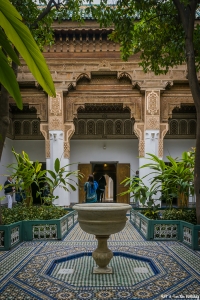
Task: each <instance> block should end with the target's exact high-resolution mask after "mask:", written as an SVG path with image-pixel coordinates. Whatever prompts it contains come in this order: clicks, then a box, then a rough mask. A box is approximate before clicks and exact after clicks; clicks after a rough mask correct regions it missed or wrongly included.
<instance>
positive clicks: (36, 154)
mask: <svg viewBox="0 0 200 300" xmlns="http://www.w3.org/2000/svg"><path fill="white" fill-rule="evenodd" d="M12 147H13V148H14V150H15V151H16V152H17V153H21V152H22V151H25V152H26V153H27V154H28V155H29V158H30V159H31V160H33V161H36V160H38V161H40V162H45V161H46V158H45V141H15V140H10V139H8V138H7V139H6V141H5V145H4V150H3V154H2V157H1V161H0V184H4V182H5V181H6V175H9V174H10V172H9V170H8V168H7V166H8V165H9V164H12V163H14V162H15V157H14V155H13V153H12ZM3 195H4V192H3V191H2V192H0V196H3ZM4 203H6V201H5V200H3V201H2V204H4Z"/></svg>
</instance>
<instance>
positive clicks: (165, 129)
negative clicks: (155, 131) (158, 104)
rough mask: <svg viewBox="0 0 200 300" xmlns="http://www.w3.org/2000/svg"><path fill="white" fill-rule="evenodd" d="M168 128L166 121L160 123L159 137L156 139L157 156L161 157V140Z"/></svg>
mask: <svg viewBox="0 0 200 300" xmlns="http://www.w3.org/2000/svg"><path fill="white" fill-rule="evenodd" d="M168 129H169V125H168V123H161V124H160V138H159V141H158V156H159V157H163V140H164V137H165V135H166V133H167V131H168Z"/></svg>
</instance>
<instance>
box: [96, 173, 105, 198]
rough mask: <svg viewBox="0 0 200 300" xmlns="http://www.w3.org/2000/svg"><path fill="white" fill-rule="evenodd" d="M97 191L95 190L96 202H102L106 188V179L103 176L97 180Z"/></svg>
mask: <svg viewBox="0 0 200 300" xmlns="http://www.w3.org/2000/svg"><path fill="white" fill-rule="evenodd" d="M98 185H99V186H98V189H97V201H98V202H102V200H103V195H104V192H105V188H106V179H105V176H104V175H103V176H101V177H100V179H99V180H98Z"/></svg>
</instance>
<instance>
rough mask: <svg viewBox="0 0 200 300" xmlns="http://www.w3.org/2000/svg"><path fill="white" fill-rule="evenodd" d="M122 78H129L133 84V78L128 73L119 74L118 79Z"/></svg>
mask: <svg viewBox="0 0 200 300" xmlns="http://www.w3.org/2000/svg"><path fill="white" fill-rule="evenodd" d="M121 78H128V79H130V81H131V82H132V77H131V75H130V74H129V73H127V72H117V79H121Z"/></svg>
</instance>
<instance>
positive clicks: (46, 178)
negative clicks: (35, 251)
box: [0, 149, 83, 250]
mask: <svg viewBox="0 0 200 300" xmlns="http://www.w3.org/2000/svg"><path fill="white" fill-rule="evenodd" d="M12 152H13V154H14V155H15V158H16V162H17V163H16V164H12V165H9V166H8V167H9V168H12V170H13V173H12V177H13V179H14V180H15V189H16V190H18V189H21V190H23V192H24V193H25V195H26V199H25V200H24V202H23V203H22V204H19V205H16V207H13V208H12V209H10V211H8V209H6V208H5V209H4V212H3V213H4V216H3V217H2V214H1V217H2V218H1V219H2V223H3V222H5V220H7V221H8V223H9V225H5V224H3V226H4V228H5V226H12V225H13V224H12V223H10V221H11V220H12V219H13V221H14V220H15V217H16V216H17V220H18V223H22V225H20V230H19V229H18V230H19V232H20V233H21V232H22V238H19V239H18V242H20V241H21V240H32V239H34V238H37V239H42V238H44V239H45V240H47V239H48V238H50V239H52V238H53V239H54V238H56V239H61V238H62V237H63V235H64V234H65V233H66V232H67V231H68V230H69V228H70V227H71V226H73V224H74V223H75V221H76V216H75V214H76V213H75V212H74V211H72V212H70V213H68V212H67V211H66V210H64V209H63V208H60V207H57V206H54V205H53V201H54V200H55V199H56V198H57V197H56V196H54V190H55V189H56V187H58V186H59V187H61V188H63V189H65V190H67V191H69V190H72V191H73V190H75V189H76V186H75V185H76V183H75V180H74V179H73V177H74V176H75V177H77V178H80V177H82V176H83V174H81V173H80V172H79V171H78V170H77V171H68V166H69V165H66V166H62V167H61V165H60V161H59V159H58V158H57V159H56V160H55V162H54V170H42V164H41V163H39V162H38V161H36V162H35V163H33V162H32V161H31V160H30V159H29V156H28V154H27V153H26V152H24V151H22V154H18V153H16V152H15V151H14V149H13V150H12ZM33 183H34V184H36V186H37V187H38V191H37V197H40V199H41V206H40V207H39V206H33V205H32V204H33V201H32V187H31V186H32V184H33ZM46 183H47V184H48V187H49V193H48V195H45V194H44V189H45V188H46V186H45V184H46ZM46 204H48V205H46ZM12 213H13V215H12ZM5 215H6V217H5ZM18 217H20V220H19V218H18ZM4 239H5V240H8V239H10V237H8V238H7V237H4ZM11 247H12V245H11V243H7V245H6V247H0V249H2V250H8V249H10V248H11Z"/></svg>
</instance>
